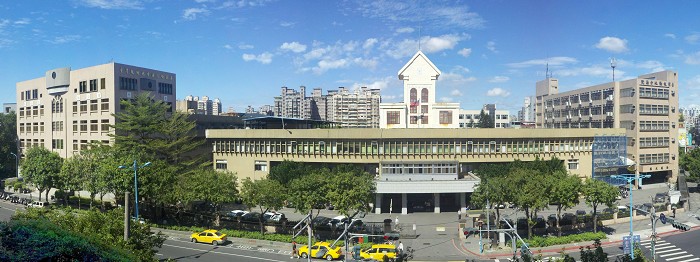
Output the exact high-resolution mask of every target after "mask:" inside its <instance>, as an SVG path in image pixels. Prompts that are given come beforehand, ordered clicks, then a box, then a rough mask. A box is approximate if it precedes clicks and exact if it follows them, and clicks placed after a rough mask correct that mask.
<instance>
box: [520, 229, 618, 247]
mask: <svg viewBox="0 0 700 262" xmlns="http://www.w3.org/2000/svg"><path fill="white" fill-rule="evenodd" d="M606 238H607V236H606V235H605V233H603V232H598V233H593V232H586V233H581V234H572V235H567V236H561V237H556V236H547V237H540V236H535V237H533V238H531V239H526V241H527V244H528V246H529V247H531V248H532V247H548V246H556V245H564V244H570V243H578V242H586V241H594V240H600V239H606ZM520 245H522V242H521V241H520V240H518V247H520Z"/></svg>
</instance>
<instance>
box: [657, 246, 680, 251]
mask: <svg viewBox="0 0 700 262" xmlns="http://www.w3.org/2000/svg"><path fill="white" fill-rule="evenodd" d="M674 247H676V246H665V247H656V251H659V250H662V249H669V248H674Z"/></svg>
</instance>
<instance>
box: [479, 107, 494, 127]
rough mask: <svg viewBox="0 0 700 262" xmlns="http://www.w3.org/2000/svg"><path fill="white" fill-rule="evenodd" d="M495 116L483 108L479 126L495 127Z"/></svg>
mask: <svg viewBox="0 0 700 262" xmlns="http://www.w3.org/2000/svg"><path fill="white" fill-rule="evenodd" d="M494 127H495V125H494V120H493V116H490V115H489V114H486V112H484V110H483V109H481V113H479V128H494Z"/></svg>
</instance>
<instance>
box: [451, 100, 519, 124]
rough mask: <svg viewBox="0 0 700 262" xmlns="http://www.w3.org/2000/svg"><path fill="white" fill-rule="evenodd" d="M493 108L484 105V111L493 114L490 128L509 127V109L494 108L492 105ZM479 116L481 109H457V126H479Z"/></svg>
mask: <svg viewBox="0 0 700 262" xmlns="http://www.w3.org/2000/svg"><path fill="white" fill-rule="evenodd" d="M493 109H494V110H488V108H487V106H486V105H485V106H484V113H486V114H487V115H489V116H493V123H494V126H492V128H509V127H510V119H509V118H510V117H509V115H510V111H508V110H496V109H495V105H494V108H493ZM479 117H481V110H465V109H460V110H459V127H460V128H475V127H478V126H479V120H480V119H479Z"/></svg>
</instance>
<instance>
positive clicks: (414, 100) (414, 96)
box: [410, 88, 420, 114]
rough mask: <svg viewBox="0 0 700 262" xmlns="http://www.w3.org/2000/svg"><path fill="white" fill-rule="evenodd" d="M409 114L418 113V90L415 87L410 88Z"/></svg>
mask: <svg viewBox="0 0 700 262" xmlns="http://www.w3.org/2000/svg"><path fill="white" fill-rule="evenodd" d="M410 93H411V95H410V96H411V101H410V102H411V114H415V113H418V104H420V103H419V102H418V91H417V90H416V89H415V88H411V91H410Z"/></svg>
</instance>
